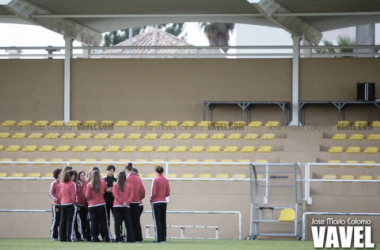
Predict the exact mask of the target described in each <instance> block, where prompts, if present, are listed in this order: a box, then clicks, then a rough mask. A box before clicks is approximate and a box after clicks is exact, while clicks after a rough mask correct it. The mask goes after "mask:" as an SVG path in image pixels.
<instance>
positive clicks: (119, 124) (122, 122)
mask: <svg viewBox="0 0 380 250" xmlns="http://www.w3.org/2000/svg"><path fill="white" fill-rule="evenodd" d="M128 125H129V121H117V122H116V123H115V127H128Z"/></svg>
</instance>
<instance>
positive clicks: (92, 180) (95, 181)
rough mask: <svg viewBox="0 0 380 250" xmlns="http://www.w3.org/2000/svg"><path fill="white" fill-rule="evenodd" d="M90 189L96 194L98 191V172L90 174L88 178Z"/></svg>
mask: <svg viewBox="0 0 380 250" xmlns="http://www.w3.org/2000/svg"><path fill="white" fill-rule="evenodd" d="M90 183H91V188H92V189H94V190H95V191H96V192H97V193H99V191H100V174H99V171H98V170H94V171H92V172H91V176H90Z"/></svg>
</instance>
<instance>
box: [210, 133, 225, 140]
mask: <svg viewBox="0 0 380 250" xmlns="http://www.w3.org/2000/svg"><path fill="white" fill-rule="evenodd" d="M224 136H225V135H224V134H222V133H216V134H213V135H212V136H210V139H211V140H222V139H224Z"/></svg>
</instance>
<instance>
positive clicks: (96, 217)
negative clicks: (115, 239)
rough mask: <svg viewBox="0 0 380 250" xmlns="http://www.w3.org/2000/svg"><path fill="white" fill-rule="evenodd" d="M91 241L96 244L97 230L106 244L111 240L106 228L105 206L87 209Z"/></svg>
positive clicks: (97, 239)
mask: <svg viewBox="0 0 380 250" xmlns="http://www.w3.org/2000/svg"><path fill="white" fill-rule="evenodd" d="M88 213H89V215H90V231H91V241H94V242H98V241H99V238H98V235H99V229H100V233H101V235H102V236H103V235H104V239H103V240H105V241H106V242H110V240H111V232H110V230H109V227H108V216H107V209H106V206H105V205H101V206H95V207H89V208H88Z"/></svg>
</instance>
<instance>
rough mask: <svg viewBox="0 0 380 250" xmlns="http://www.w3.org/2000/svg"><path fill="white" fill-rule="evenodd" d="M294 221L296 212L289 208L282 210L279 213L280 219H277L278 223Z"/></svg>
mask: <svg viewBox="0 0 380 250" xmlns="http://www.w3.org/2000/svg"><path fill="white" fill-rule="evenodd" d="M295 219H296V212H295V211H294V209H291V208H285V209H282V210H281V212H280V217H279V218H278V221H280V222H293V221H294V220H295Z"/></svg>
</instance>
